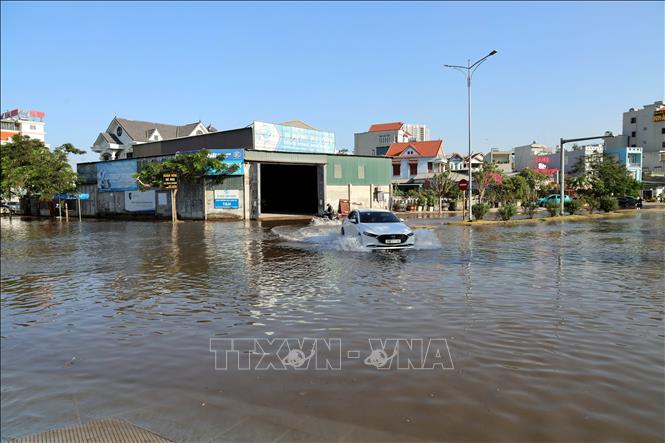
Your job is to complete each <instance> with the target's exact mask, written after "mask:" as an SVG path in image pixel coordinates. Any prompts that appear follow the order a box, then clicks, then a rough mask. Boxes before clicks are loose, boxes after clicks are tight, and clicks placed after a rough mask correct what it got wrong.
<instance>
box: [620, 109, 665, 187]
mask: <svg viewBox="0 0 665 443" xmlns="http://www.w3.org/2000/svg"><path fill="white" fill-rule="evenodd" d="M623 136H625V137H626V138H627V139H626V141H625V147H631V148H635V147H642V154H643V161H642V167H643V170H644V172H645V173H650V174H658V175H660V174H662V173H663V169H664V167H665V162H664V160H663V159H664V158H665V105H664V104H663V101H662V100H661V101H657V102H654V103H653V104H651V105H646V106H644V107H643V108H641V109H634V108H630V109H629V110H628V111H627V112H624V113H623Z"/></svg>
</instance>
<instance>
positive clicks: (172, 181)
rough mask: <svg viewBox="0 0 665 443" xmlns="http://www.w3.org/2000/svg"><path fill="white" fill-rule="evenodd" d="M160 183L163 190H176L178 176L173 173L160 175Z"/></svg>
mask: <svg viewBox="0 0 665 443" xmlns="http://www.w3.org/2000/svg"><path fill="white" fill-rule="evenodd" d="M162 181H163V182H164V186H163V188H164V189H178V174H176V173H175V172H165V173H164V174H163V175H162Z"/></svg>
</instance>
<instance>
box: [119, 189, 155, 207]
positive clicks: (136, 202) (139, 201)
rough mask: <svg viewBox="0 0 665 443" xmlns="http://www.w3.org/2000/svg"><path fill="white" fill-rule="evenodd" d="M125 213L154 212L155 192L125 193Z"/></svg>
mask: <svg viewBox="0 0 665 443" xmlns="http://www.w3.org/2000/svg"><path fill="white" fill-rule="evenodd" d="M125 211H128V212H154V211H155V191H154V190H151V191H125Z"/></svg>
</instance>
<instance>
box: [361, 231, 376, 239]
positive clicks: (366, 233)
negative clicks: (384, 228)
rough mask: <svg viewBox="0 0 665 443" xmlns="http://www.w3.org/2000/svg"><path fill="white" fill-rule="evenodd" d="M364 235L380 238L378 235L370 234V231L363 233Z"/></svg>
mask: <svg viewBox="0 0 665 443" xmlns="http://www.w3.org/2000/svg"><path fill="white" fill-rule="evenodd" d="M363 234H364V235H366V236H368V237H374V238H376V237H378V235H377V234H373V233H371V232H368V231H363Z"/></svg>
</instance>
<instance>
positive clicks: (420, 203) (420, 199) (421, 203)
mask: <svg viewBox="0 0 665 443" xmlns="http://www.w3.org/2000/svg"><path fill="white" fill-rule="evenodd" d="M416 201H417V203H418V206H425V204H426V203H427V199H426V198H425V196H424V195H422V194H421V195H419V196H418V199H417V200H416Z"/></svg>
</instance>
